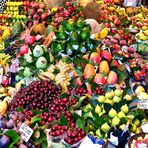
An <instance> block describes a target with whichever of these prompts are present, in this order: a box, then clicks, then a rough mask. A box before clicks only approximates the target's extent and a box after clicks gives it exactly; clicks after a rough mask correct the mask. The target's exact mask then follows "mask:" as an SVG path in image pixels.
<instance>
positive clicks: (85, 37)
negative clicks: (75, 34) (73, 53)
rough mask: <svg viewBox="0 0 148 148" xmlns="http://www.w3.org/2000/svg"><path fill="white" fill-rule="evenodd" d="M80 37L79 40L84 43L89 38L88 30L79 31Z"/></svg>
mask: <svg viewBox="0 0 148 148" xmlns="http://www.w3.org/2000/svg"><path fill="white" fill-rule="evenodd" d="M80 36H81V39H82V40H84V41H85V40H87V39H88V38H90V31H89V30H88V28H84V29H83V30H82V31H81V33H80Z"/></svg>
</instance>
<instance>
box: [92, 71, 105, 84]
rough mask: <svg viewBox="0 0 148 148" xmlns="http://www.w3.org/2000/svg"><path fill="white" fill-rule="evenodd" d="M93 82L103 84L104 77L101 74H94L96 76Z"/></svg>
mask: <svg viewBox="0 0 148 148" xmlns="http://www.w3.org/2000/svg"><path fill="white" fill-rule="evenodd" d="M94 83H96V84H102V85H105V84H106V79H105V77H104V76H103V75H102V74H96V76H95V77H94Z"/></svg>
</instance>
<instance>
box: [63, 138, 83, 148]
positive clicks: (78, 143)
mask: <svg viewBox="0 0 148 148" xmlns="http://www.w3.org/2000/svg"><path fill="white" fill-rule="evenodd" d="M82 141H83V139H81V140H80V141H79V142H77V143H75V144H72V145H70V144H68V143H67V142H66V141H65V140H64V139H63V140H62V143H63V144H64V145H66V146H68V147H69V148H78V147H79V145H80V144H81V142H82Z"/></svg>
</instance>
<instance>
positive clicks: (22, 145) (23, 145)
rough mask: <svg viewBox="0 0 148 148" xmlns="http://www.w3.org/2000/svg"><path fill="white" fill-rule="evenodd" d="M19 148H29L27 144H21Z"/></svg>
mask: <svg viewBox="0 0 148 148" xmlns="http://www.w3.org/2000/svg"><path fill="white" fill-rule="evenodd" d="M19 148H27V146H26V145H25V144H20V146H19Z"/></svg>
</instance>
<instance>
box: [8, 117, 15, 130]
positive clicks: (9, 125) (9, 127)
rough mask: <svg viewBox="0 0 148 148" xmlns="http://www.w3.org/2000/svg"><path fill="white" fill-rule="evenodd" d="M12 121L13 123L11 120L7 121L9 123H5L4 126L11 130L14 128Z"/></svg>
mask: <svg viewBox="0 0 148 148" xmlns="http://www.w3.org/2000/svg"><path fill="white" fill-rule="evenodd" d="M14 124H15V123H14V121H13V119H9V121H8V122H7V123H6V126H7V128H8V129H12V128H14Z"/></svg>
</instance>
